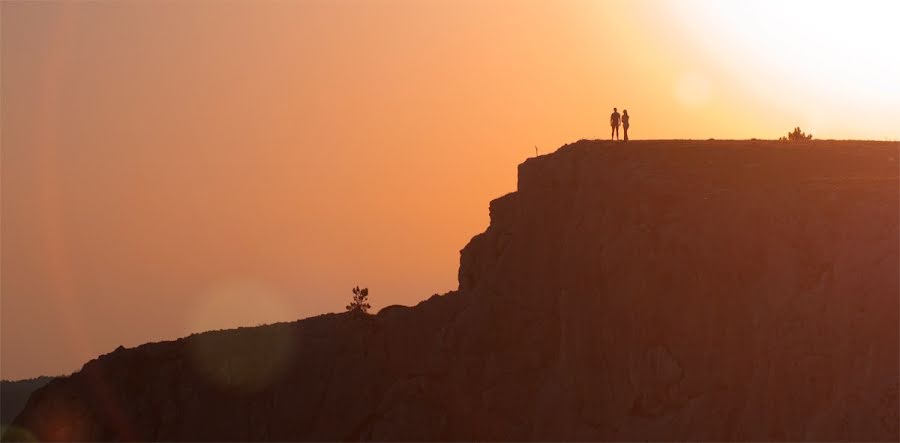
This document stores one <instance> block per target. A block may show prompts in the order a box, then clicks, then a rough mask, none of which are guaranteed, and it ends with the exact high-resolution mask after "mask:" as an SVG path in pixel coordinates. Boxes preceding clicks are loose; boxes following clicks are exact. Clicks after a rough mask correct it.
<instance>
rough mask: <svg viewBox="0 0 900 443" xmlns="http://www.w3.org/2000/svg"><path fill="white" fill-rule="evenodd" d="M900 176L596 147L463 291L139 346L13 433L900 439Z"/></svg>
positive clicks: (889, 169) (37, 407)
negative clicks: (356, 313) (359, 312)
mask: <svg viewBox="0 0 900 443" xmlns="http://www.w3.org/2000/svg"><path fill="white" fill-rule="evenodd" d="M898 158H900V143H888V142H855V141H846V142H844V141H839V142H830V141H813V142H809V143H803V144H796V145H795V144H790V143H779V142H763V141H696V142H695V141H646V142H629V143H628V144H624V143H616V144H613V143H609V142H594V141H580V142H578V143H575V144H571V145H567V146H564V147H562V148H561V149H559V150H558V151H557V152H556V153H553V154H550V155H545V156H541V157H538V158H533V159H529V160H528V161H526V162H524V163H523V164H521V165H520V166H519V183H518V190H517V191H516V192H513V193H511V194H508V195H506V196H503V197H501V198H498V199H496V200H494V201H492V202H491V204H490V213H491V224H490V226H489V227H488V228H487V230H486V231H485V232H484V233H481V234H478V235H476V236H475V237H474V238H473V239H472V240H471V241H470V242H469V244H468V245H467V246H466V247H465V248H464V249H463V250H462V251H461V259H460V268H459V289H458V290H457V291H454V292H451V293H448V294H444V295H442V296H434V297H432V298H430V299H429V300H427V301H424V302H422V303H420V304H419V305H417V306H415V307H411V308H409V307H390V308H386V309H384V310H382V311H381V312H380V313H378V315H375V316H371V317H363V318H354V317H351V316H348V315H335V314H329V315H323V316H319V317H314V318H309V319H305V320H301V321H298V322H294V323H283V324H276V325H269V326H261V327H256V328H242V329H237V330H229V331H217V332H209V333H204V334H198V335H193V336H190V337H187V338H184V339H180V340H177V341H173V342H162V343H153V344H146V345H143V346H140V347H137V348H134V349H124V348H120V349H117V350H116V351H114V352H112V353H110V354H107V355H104V356H101V357H100V358H98V359H96V360H93V361H90V362H88V363H87V364H86V365H85V366H84V367H83V368H82V369H81V371H79V372H77V373H75V374H73V375H72V376H70V377H66V378H60V379H57V380H54V381H53V382H51V383H50V384H49V385H48V386H46V387H45V388H43V389H41V390H39V391H37V392H36V393H35V394H34V395H32V397H31V398H30V399H29V402H28V405H27V406H26V408H25V410H24V411H23V413H22V414H21V415H19V417H18V418H17V419H16V422H15V424H16V426H17V427H18V429H20V430H21V429H25V430H27V431H29V432H31V433H32V434H33V435H34V436H36V437H37V438H39V439H40V440H72V439H74V440H111V439H139V440H145V439H146V440H168V441H173V440H194V441H200V440H241V441H249V440H617V441H621V440H744V441H766V440H815V441H823V440H838V439H840V440H857V441H858V440H867V441H868V440H881V441H897V440H898V438H900V436H898V425H897V423H898V422H897V417H898V381H897V380H898V363H900V360H898V348H900V343H898V334H897V327H898V311H900V301H898V295H900V288H898V285H900V282H898V268H900V254H898V250H900V227H898V215H900V184H898ZM342 302H343V300H336V301H335V305H336V306H339V305H342V304H341V303H342Z"/></svg>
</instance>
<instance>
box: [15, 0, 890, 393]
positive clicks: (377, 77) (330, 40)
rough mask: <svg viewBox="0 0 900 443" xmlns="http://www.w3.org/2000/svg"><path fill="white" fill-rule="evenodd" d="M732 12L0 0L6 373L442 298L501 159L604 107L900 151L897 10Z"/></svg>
mask: <svg viewBox="0 0 900 443" xmlns="http://www.w3.org/2000/svg"><path fill="white" fill-rule="evenodd" d="M741 3H750V4H756V3H755V2H732V3H729V2H712V3H710V2H706V3H704V2H697V1H692V0H685V1H674V0H673V1H671V2H666V1H659V2H644V1H616V2H605V1H604V2H601V1H594V2H592V1H569V2H563V1H541V2H536V1H515V2H512V1H496V2H488V1H460V0H452V1H427V2H425V1H419V0H409V1H378V2H374V1H373V2H367V1H338V0H333V1H332V0H329V1H313V0H305V1H297V2H232V3H224V2H204V1H191V2H140V3H139V2H56V3H25V2H2V3H0V15H2V27H0V32H2V57H0V63H2V78H0V87H2V110H0V111H2V128H0V129H2V133H0V134H2V233H0V234H2V243H0V244H2V251H0V252H2V257H0V262H2V269H0V270H2V276H0V283H2V292H0V297H2V298H0V314H2V318H0V326H2V331H0V332H2V334H0V338H2V354H0V357H2V358H0V372H2V373H0V376H2V377H3V378H6V379H16V378H22V377H28V376H35V375H38V374H60V373H67V372H70V371H73V370H75V369H78V368H79V367H80V366H81V364H82V363H84V362H85V361H86V360H88V359H90V358H92V357H94V356H96V355H98V354H101V353H105V352H109V351H111V350H112V349H114V348H115V347H116V346H118V345H120V344H122V345H125V346H134V345H137V344H140V343H143V342H147V341H156V340H161V339H173V338H176V337H179V336H183V335H186V334H189V333H191V332H196V331H200V330H205V329H210V328H224V327H234V326H237V325H254V324H258V323H268V322H274V321H284V320H292V319H296V318H301V317H306V316H309V315H314V314H317V313H322V312H329V311H337V310H341V309H343V306H344V305H345V304H346V302H347V300H348V299H349V297H350V288H352V287H353V286H355V285H362V286H368V287H369V288H370V290H371V294H372V295H371V297H372V302H373V305H374V306H375V308H376V309H377V308H380V307H383V306H385V305H388V304H393V303H402V304H414V303H416V302H418V301H419V300H422V299H424V298H427V297H428V296H430V295H431V294H433V293H436V292H437V293H443V292H446V291H448V290H451V289H455V288H456V272H457V265H458V259H459V255H458V251H459V249H460V248H462V247H463V246H464V245H465V244H466V242H467V241H468V239H469V238H471V237H472V236H473V235H475V234H477V233H478V232H481V231H482V230H483V229H484V228H485V226H486V225H487V222H488V214H487V204H488V201H489V200H490V199H492V198H495V197H498V196H500V195H502V194H504V193H506V192H509V191H512V190H514V189H515V174H516V165H517V164H518V163H520V162H521V161H523V160H524V159H525V158H527V157H529V156H531V155H533V153H534V146H538V147H539V148H540V149H541V151H542V152H548V151H551V150H553V149H555V148H556V147H558V146H560V145H562V144H564V143H567V142H571V141H575V140H577V139H580V138H597V137H605V136H606V131H607V126H606V121H607V117H608V115H609V112H610V111H611V108H612V107H613V106H617V107H619V109H620V110H621V109H622V108H627V109H628V110H629V113H630V114H631V116H632V120H631V123H632V128H631V131H630V132H631V136H632V137H633V138H710V137H715V138H750V137H758V138H775V137H778V136H780V135H782V134H783V133H784V132H786V131H787V130H789V129H791V128H793V127H794V126H797V125H801V126H803V127H804V128H806V129H808V130H810V131H812V132H813V133H814V134H815V135H816V136H817V137H821V138H869V139H897V138H900V125H898V124H897V123H898V121H900V118H898V116H900V82H897V81H896V79H897V78H900V63H898V61H897V60H896V59H897V57H896V56H895V55H896V54H895V52H896V47H895V46H896V42H897V41H900V35H898V34H897V32H898V31H897V30H896V29H892V26H895V24H892V23H891V20H894V21H895V20H896V17H897V15H896V14H894V15H891V14H890V13H896V11H897V9H898V8H897V6H896V2H890V1H888V2H871V3H855V2H834V3H828V2H813V3H806V4H801V5H800V6H802V7H798V6H797V5H798V4H793V6H790V7H787V8H785V7H782V6H777V4H775V3H772V4H767V3H765V2H762V3H758V4H759V5H762V6H759V7H755V8H757V9H755V10H752V11H747V10H743V9H742V8H746V6H741ZM843 3H853V4H852V5H850V6H847V5H843ZM722 5H726V6H722ZM854 5H856V6H854ZM859 5H862V6H859ZM767 8H768V9H767ZM776 10H777V11H781V13H780V15H778V16H777V18H776V17H773V15H772V11H776ZM785 11H787V12H785ZM785 14H787V15H785ZM791 14H793V15H791ZM810 14H813V15H812V18H809V15H810ZM816 14H818V15H816ZM891 17H893V18H891ZM823 23H824V24H823ZM798 29H799V30H798ZM791 51H799V52H800V53H801V54H803V55H802V56H800V57H793V56H791V54H792V53H793V52H791Z"/></svg>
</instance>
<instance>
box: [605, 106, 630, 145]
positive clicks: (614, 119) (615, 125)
mask: <svg viewBox="0 0 900 443" xmlns="http://www.w3.org/2000/svg"><path fill="white" fill-rule="evenodd" d="M620 121H621V122H622V127H623V128H624V129H625V138H624V140H625V141H628V110H627V109H623V110H622V115H619V111H617V110H616V108H613V113H612V114H611V115H610V116H609V125H610V126H612V133H610V135H609V139H610V140H612V139H613V136H615V138H616V140H618V139H619V122H620Z"/></svg>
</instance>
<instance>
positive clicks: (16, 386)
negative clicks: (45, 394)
mask: <svg viewBox="0 0 900 443" xmlns="http://www.w3.org/2000/svg"><path fill="white" fill-rule="evenodd" d="M50 380H53V377H46V376H42V377H36V378H30V379H27V380H0V423H2V425H3V426H5V425H7V424H9V423H10V422H12V421H13V419H14V418H16V416H17V415H19V412H21V411H22V408H24V407H25V402H26V401H27V400H28V397H29V396H30V395H31V393H32V392H34V391H36V390H38V388H41V387H43V386H44V385H46V384H47V383H50Z"/></svg>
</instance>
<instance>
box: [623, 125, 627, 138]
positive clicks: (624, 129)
mask: <svg viewBox="0 0 900 443" xmlns="http://www.w3.org/2000/svg"><path fill="white" fill-rule="evenodd" d="M622 130H623V131H625V134H624V135H625V137H624V138H623V140H625V141H628V125H624V126H622Z"/></svg>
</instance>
